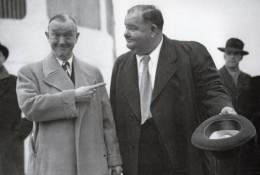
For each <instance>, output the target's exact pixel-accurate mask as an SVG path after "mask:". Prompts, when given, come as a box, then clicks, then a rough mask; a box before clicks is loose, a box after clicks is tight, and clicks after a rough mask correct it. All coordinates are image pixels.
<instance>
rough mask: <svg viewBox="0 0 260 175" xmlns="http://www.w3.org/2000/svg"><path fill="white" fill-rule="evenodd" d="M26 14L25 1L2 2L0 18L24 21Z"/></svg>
mask: <svg viewBox="0 0 260 175" xmlns="http://www.w3.org/2000/svg"><path fill="white" fill-rule="evenodd" d="M25 14H26V4H25V0H0V18H10V19H22V18H24V17H25Z"/></svg>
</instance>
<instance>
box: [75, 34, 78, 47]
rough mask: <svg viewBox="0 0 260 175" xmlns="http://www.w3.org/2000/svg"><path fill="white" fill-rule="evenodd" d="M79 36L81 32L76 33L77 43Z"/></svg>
mask: <svg viewBox="0 0 260 175" xmlns="http://www.w3.org/2000/svg"><path fill="white" fill-rule="evenodd" d="M78 38H79V32H77V33H76V41H75V44H76V43H77V42H78Z"/></svg>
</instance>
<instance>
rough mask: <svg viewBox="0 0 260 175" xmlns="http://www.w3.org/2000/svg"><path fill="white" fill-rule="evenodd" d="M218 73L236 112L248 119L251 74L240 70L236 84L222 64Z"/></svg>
mask: <svg viewBox="0 0 260 175" xmlns="http://www.w3.org/2000/svg"><path fill="white" fill-rule="evenodd" d="M219 73H220V75H221V77H222V79H223V82H224V86H225V87H226V89H227V91H228V93H229V95H230V97H231V99H232V104H233V106H234V108H235V110H236V112H237V113H238V114H240V115H242V116H244V117H247V118H249V119H250V113H251V112H250V97H249V89H250V80H251V76H250V75H248V74H247V73H244V72H242V71H240V74H239V76H238V81H237V85H235V82H234V81H233V79H232V77H231V75H230V73H229V72H228V70H227V68H226V67H225V66H223V67H222V68H221V69H220V70H219Z"/></svg>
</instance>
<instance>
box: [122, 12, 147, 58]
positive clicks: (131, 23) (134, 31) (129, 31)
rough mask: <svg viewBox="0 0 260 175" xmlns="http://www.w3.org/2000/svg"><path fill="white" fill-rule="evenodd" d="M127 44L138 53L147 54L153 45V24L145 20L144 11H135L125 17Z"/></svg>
mask: <svg viewBox="0 0 260 175" xmlns="http://www.w3.org/2000/svg"><path fill="white" fill-rule="evenodd" d="M125 27H126V29H125V34H124V36H125V38H126V46H127V47H128V48H129V49H131V50H132V51H134V52H135V53H137V54H140V55H142V54H147V53H148V52H150V47H151V44H150V43H151V42H152V40H151V33H152V30H151V24H150V23H145V22H144V21H143V17H142V13H141V12H140V11H134V12H131V13H129V14H127V15H126V18H125Z"/></svg>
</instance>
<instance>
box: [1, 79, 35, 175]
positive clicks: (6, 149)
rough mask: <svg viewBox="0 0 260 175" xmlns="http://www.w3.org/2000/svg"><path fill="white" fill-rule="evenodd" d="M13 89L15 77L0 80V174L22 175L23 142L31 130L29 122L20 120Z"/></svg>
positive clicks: (19, 111) (14, 87)
mask: <svg viewBox="0 0 260 175" xmlns="http://www.w3.org/2000/svg"><path fill="white" fill-rule="evenodd" d="M15 89H16V77H15V76H13V75H10V76H9V77H7V78H4V79H1V80H0V174H8V175H9V174H10V175H16V174H17V175H21V174H23V172H24V147H23V140H24V139H25V138H26V137H27V136H28V134H29V133H30V132H31V129H32V123H31V122H29V121H28V120H26V119H21V110H20V109H19V106H18V102H17V96H16V91H15Z"/></svg>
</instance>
